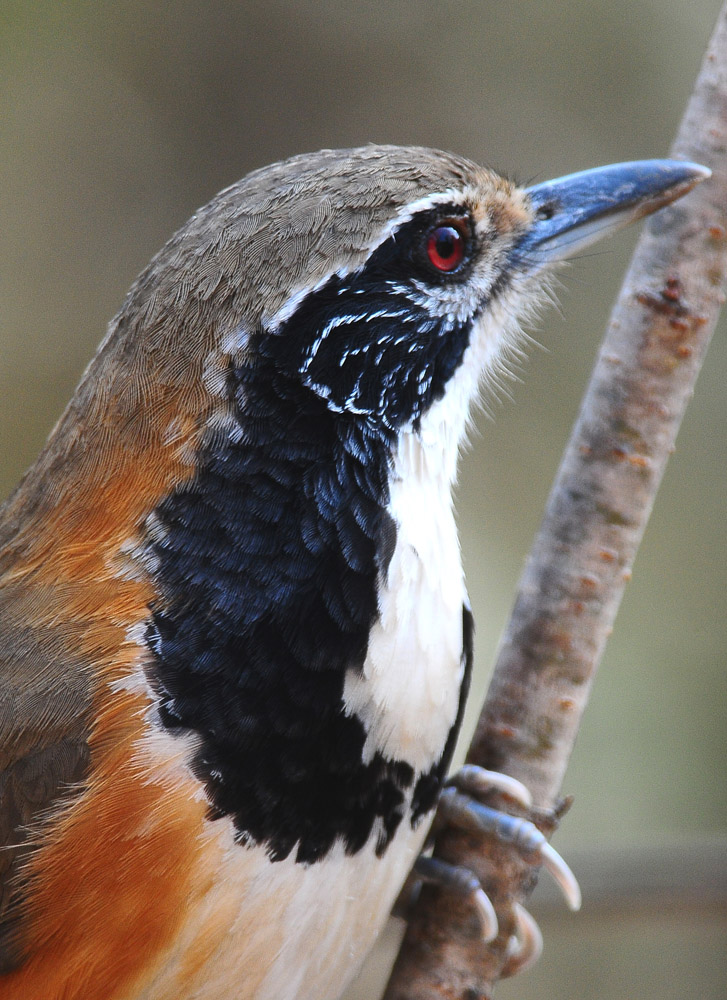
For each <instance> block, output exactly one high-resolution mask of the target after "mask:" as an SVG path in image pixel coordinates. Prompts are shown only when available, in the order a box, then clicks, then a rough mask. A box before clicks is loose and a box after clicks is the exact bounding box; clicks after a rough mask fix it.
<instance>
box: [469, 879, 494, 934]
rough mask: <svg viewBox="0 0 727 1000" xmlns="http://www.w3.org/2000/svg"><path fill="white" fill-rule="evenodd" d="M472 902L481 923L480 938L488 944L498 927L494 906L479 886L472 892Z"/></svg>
mask: <svg viewBox="0 0 727 1000" xmlns="http://www.w3.org/2000/svg"><path fill="white" fill-rule="evenodd" d="M472 902H473V903H474V906H475V909H476V910H477V916H478V917H479V918H480V923H481V925H482V939H483V940H484V941H485V942H486V943H487V944H489V943H490V941H494V940H495V938H496V937H497V932H498V930H499V929H500V928H499V924H498V922H497V914H496V913H495V907H494V906H493V905H492V902H491V900H490V897H489V896H488V895H487V893H486V892H485V890H484V889H483V888H481V887H480V888H479V889H475V891H474V892H473V893H472Z"/></svg>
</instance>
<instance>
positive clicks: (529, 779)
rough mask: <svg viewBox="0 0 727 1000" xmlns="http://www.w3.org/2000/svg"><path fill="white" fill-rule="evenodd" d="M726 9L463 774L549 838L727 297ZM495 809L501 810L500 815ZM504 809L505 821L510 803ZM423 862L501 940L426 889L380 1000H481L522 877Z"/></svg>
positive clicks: (516, 870) (471, 859)
mask: <svg viewBox="0 0 727 1000" xmlns="http://www.w3.org/2000/svg"><path fill="white" fill-rule="evenodd" d="M726 153H727V8H723V10H722V12H721V14H720V16H719V19H718V22H717V27H716V29H715V33H714V35H713V37H712V40H711V42H710V46H709V49H708V51H707V55H706V57H705V60H704V63H703V65H702V68H701V71H700V74H699V77H698V79H697V83H696V85H695V90H694V93H693V96H692V98H691V100H690V102H689V105H688V107H687V111H686V114H685V116H684V119H683V122H682V125H681V127H680V130H679V133H678V136H677V139H676V141H675V143H674V146H673V148H672V155H673V156H674V157H676V158H681V159H689V160H694V161H696V162H698V163H702V164H704V165H706V166H708V167H710V168H711V169H712V171H713V176H712V178H711V179H710V180H709V181H707V182H705V183H703V184H701V185H699V186H698V187H697V188H696V189H695V190H694V191H692V192H691V193H690V194H689V195H688V196H687V197H686V198H685V199H683V200H682V201H679V202H677V203H676V204H674V205H672V206H670V207H668V208H666V209H664V210H662V211H660V212H659V213H657V214H656V215H655V216H653V217H652V219H651V220H650V222H649V224H648V225H647V227H646V228H645V231H644V232H643V234H642V236H641V238H640V241H639V244H638V246H637V249H636V251H635V255H634V258H633V261H632V263H631V266H630V269H629V271H628V273H627V275H626V279H625V281H624V285H623V288H622V291H621V293H620V296H619V298H618V300H617V302H616V305H615V307H614V311H613V314H612V317H611V320H610V322H609V325H608V329H607V332H606V336H605V339H604V341H603V344H602V347H601V351H600V354H599V357H598V360H597V363H596V367H595V370H594V373H593V377H592V379H591V382H590V385H589V387H588V389H587V392H586V395H585V398H584V400H583V404H582V408H581V412H580V415H579V417H578V420H577V422H576V426H575V428H574V431H573V435H572V437H571V440H570V442H569V444H568V447H567V449H566V452H565V455H564V458H563V461H562V465H561V468H560V470H559V472H558V475H557V478H556V481H555V485H554V487H553V491H552V493H551V496H550V499H549V501H548V505H547V508H546V513H545V517H544V520H543V523H542V526H541V528H540V532H539V534H538V536H537V538H536V541H535V544H534V546H533V549H532V552H531V555H530V557H529V559H528V562H527V565H526V567H525V570H524V573H523V577H522V579H521V582H520V586H519V593H518V595H517V599H516V603H515V607H514V610H513V613H512V617H511V620H510V623H509V625H508V627H507V630H506V633H505V636H504V639H503V642H502V646H501V649H500V652H499V656H498V660H497V664H496V667H495V672H494V676H493V679H492V683H491V685H490V689H489V692H488V695H487V699H486V702H485V705H484V708H483V711H482V715H481V717H480V720H479V723H478V726H477V729H476V732H475V736H474V739H473V741H472V744H471V747H470V750H469V754H468V757H467V759H468V761H470V762H473V763H477V764H481V765H483V766H485V767H490V768H494V769H496V770H501V771H504V772H506V773H507V774H510V775H513V776H514V777H516V778H519V779H520V780H521V781H523V782H524V783H525V784H526V785H527V786H528V788H529V789H530V790H531V792H532V793H533V797H534V802H535V808H534V812H533V815H532V817H531V818H533V819H534V820H535V822H536V823H537V824H538V825H539V826H540V827H541V829H543V830H544V832H546V833H549V832H550V831H551V830H552V828H553V826H554V825H555V823H556V821H557V820H556V817H557V815H558V813H559V812H560V811H561V808H562V803H561V802H560V801H559V793H560V787H561V782H562V779H563V775H564V773H565V769H566V765H567V762H568V759H569V756H570V753H571V750H572V747H573V743H574V741H575V737H576V733H577V730H578V726H579V724H580V720H581V716H582V713H583V711H584V708H585V705H586V701H587V699H588V694H589V691H590V688H591V685H592V682H593V678H594V675H595V672H596V669H597V666H598V663H599V661H600V659H601V655H602V653H603V649H604V646H605V643H606V639H607V637H608V635H609V634H610V632H611V629H612V626H613V622H614V618H615V615H616V611H617V609H618V606H619V603H620V601H621V596H622V594H623V590H624V587H625V585H626V582H627V581H628V579H629V577H630V575H631V567H632V565H633V561H634V557H635V555H636V550H637V548H638V545H639V542H640V540H641V537H642V535H643V532H644V529H645V526H646V522H647V520H648V517H649V514H650V512H651V508H652V505H653V502H654V497H655V495H656V491H657V489H658V486H659V483H660V481H661V478H662V475H663V472H664V468H665V466H666V462H667V459H668V457H669V454H670V453H671V451H672V450H673V446H674V441H675V438H676V434H677V430H678V428H679V424H680V422H681V419H682V416H683V414H684V410H685V408H686V405H687V402H688V400H689V398H690V396H691V395H692V392H693V388H694V383H695V380H696V377H697V373H698V371H699V368H700V366H701V364H702V361H703V358H704V355H705V352H706V349H707V346H708V343H709V340H710V336H711V334H712V331H713V329H714V326H715V323H716V320H717V316H718V313H719V309H720V306H721V305H722V304H723V302H724V301H725V290H726V289H727V278H726V275H727V156H726V155H725V154H726ZM500 804H502V803H500ZM508 808H509V809H510V810H512V803H510V804H509V806H508ZM436 853H437V854H438V855H439V856H441V857H443V858H445V859H446V860H448V861H451V862H454V863H456V864H463V865H466V866H468V867H470V868H471V869H473V870H474V871H475V872H477V874H478V875H479V876H480V878H481V881H482V884H483V886H484V887H485V889H486V891H487V892H488V893H489V895H490V896H491V898H492V900H493V902H494V904H495V907H496V910H497V912H498V918H499V921H500V928H501V932H500V935H499V936H498V938H497V940H496V941H494V942H493V943H492V944H491V945H489V946H488V945H485V944H484V943H483V941H482V939H481V934H480V932H479V925H478V923H477V920H476V918H475V917H474V914H473V913H472V911H471V908H470V907H468V906H467V905H466V904H465V903H462V902H461V901H460V900H458V899H457V898H455V897H454V896H453V895H452V894H446V893H442V892H441V891H439V890H436V889H433V888H430V887H427V888H426V889H425V890H424V891H423V892H422V896H421V898H420V900H419V903H418V905H417V907H416V908H415V911H414V913H413V914H412V918H411V919H410V922H409V927H408V930H407V934H406V937H405V940H404V943H403V946H402V949H401V952H400V954H399V957H398V959H397V962H396V965H395V967H394V971H393V973H392V976H391V979H390V981H389V985H388V987H387V990H386V993H385V1000H442V998H444V997H446V998H448V1000H454V998H457V1000H478V998H480V997H491V996H492V990H493V985H494V983H495V982H496V980H497V979H498V977H499V976H500V973H501V971H502V968H503V965H504V963H505V948H506V944H507V939H508V936H509V935H510V934H511V932H512V930H513V926H514V922H513V911H512V903H513V901H514V900H520V901H523V900H525V899H526V898H527V896H528V895H529V892H530V891H531V890H532V886H533V884H534V878H535V871H534V869H533V868H532V867H531V866H530V865H528V864H527V863H525V862H524V861H523V860H522V859H521V858H518V857H517V856H516V855H515V854H514V853H513V852H512V851H511V850H508V849H505V848H503V847H501V846H498V845H497V844H495V843H493V842H492V841H482V840H481V839H480V838H478V837H477V836H474V835H471V834H463V833H461V832H458V831H455V830H452V829H449V830H446V831H445V832H444V833H443V834H442V835H441V836H440V837H439V838H438V841H437V844H436Z"/></svg>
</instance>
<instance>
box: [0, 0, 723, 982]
mask: <svg viewBox="0 0 727 1000" xmlns="http://www.w3.org/2000/svg"><path fill="white" fill-rule="evenodd" d="M718 9H719V2H718V0H691V2H686V0H683V2H669V3H667V2H665V0H631V2H626V0H590V2H589V3H577V2H574V0H540V2H538V3H526V2H520V3H517V2H514V3H490V2H484V0H479V2H470V0H459V2H456V0H454V2H446V0H441V2H439V3H429V2H412V0H399V2H392V0H388V2H383V0H369V2H368V3H366V4H355V5H354V4H350V3H344V2H341V0H315V2H310V3H303V2H295V0H287V2H284V0H270V2H267V3H253V2H239V0H238V2H233V0H227V2H214V0H213V2H209V3H205V4H201V3H199V2H198V0H195V2H192V0H182V2H172V3H169V4H158V3H153V2H149V0H137V2H133V0H121V2H114V3H110V2H105V0H94V2H59V0H40V2H35V3H30V2H12V0H3V3H2V5H0V46H1V48H0V122H1V123H2V127H1V128H0V442H1V446H0V462H1V465H0V495H2V496H5V495H6V494H7V493H8V492H9V490H10V489H11V488H12V486H13V484H14V483H15V481H16V480H17V478H18V477H19V476H20V474H21V473H22V471H23V469H24V468H25V467H26V466H27V465H28V464H29V463H30V462H31V461H32V459H33V457H34V456H35V455H36V453H37V452H38V450H39V448H40V447H41V445H42V442H43V440H44V438H45V436H46V434H47V433H48V431H49V430H50V428H51V426H52V425H53V423H54V421H55V420H56V418H57V417H58V415H59V414H60V412H61V410H62V408H63V406H64V404H65V402H66V401H67V399H68V398H69V396H70V395H71V393H72V391H73V388H74V385H75V383H76V381H77V380H78V377H79V375H80V373H81V371H82V370H83V368H84V366H85V364H86V363H87V361H88V360H89V358H90V357H91V354H92V352H93V350H94V348H95V346H96V344H97V342H98V341H99V339H100V337H101V335H102V333H103V330H104V326H105V324H106V322H107V321H108V319H109V318H110V317H111V316H112V315H113V313H114V312H115V311H116V309H117V308H118V306H119V304H120V302H121V299H122V297H123V295H124V293H125V291H126V289H127V287H128V285H129V284H130V282H131V281H132V279H133V278H134V276H135V275H136V273H137V272H138V271H139V270H140V269H141V267H142V266H143V265H144V264H145V263H146V262H147V260H148V258H149V257H150V256H151V254H152V253H154V252H155V251H156V250H157V249H158V248H159V246H160V245H161V244H162V243H163V242H164V241H165V240H166V239H167V237H168V236H169V235H171V233H172V232H173V231H174V229H176V228H177V227H178V226H179V225H180V224H181V223H182V222H183V221H184V220H185V219H186V218H187V216H188V215H189V214H190V213H191V212H192V211H193V210H194V209H195V208H196V207H197V206H198V205H200V204H202V203H204V202H205V201H207V200H208V199H209V198H210V197H211V196H212V195H213V194H214V193H215V192H216V191H217V190H218V189H219V188H221V187H223V186H225V185H227V184H229V183H231V182H232V181H234V180H236V179H237V178H238V177H240V176H242V175H243V174H244V173H246V172H247V171H248V170H250V169H251V168H253V167H257V166H260V165H262V164H265V163H268V162H271V161H273V160H275V159H279V158H281V157H284V156H287V155H289V154H292V153H295V152H300V151H303V150H311V149H316V148H319V147H322V146H345V145H357V144H360V143H364V142H367V141H378V142H398V143H420V144H425V145H432V146H437V147H442V148H448V149H452V150H455V151H457V152H459V153H463V154H466V155H468V156H470V157H472V158H473V159H475V160H478V161H480V162H482V163H484V164H487V165H488V166H491V167H494V168H495V169H498V170H500V171H502V172H505V173H508V174H510V175H511V176H514V177H515V178H517V179H520V180H522V181H531V180H536V179H546V178H547V177H550V176H556V175H558V174H562V173H566V172H570V171H572V170H576V169H581V168H585V167H588V166H593V165H596V164H599V163H604V162H609V161H614V160H622V159H631V158H641V157H649V156H660V155H664V154H665V153H666V152H667V150H668V147H669V144H670V141H671V138H672V136H673V134H674V130H675V128H676V126H677V124H678V122H679V119H680V117H681V113H682V109H683V106H684V103H685V101H686V99H687V97H688V95H689V93H690V90H691V87H692V83H693V79H694V76H695V74H696V72H697V69H698V67H699V63H700V61H701V57H702V54H703V50H704V47H705V45H706V41H707V38H708V37H709V34H710V32H711V30H712V27H713V24H714V21H715V18H716V15H717V12H718ZM633 240H634V234H633V233H628V234H625V235H623V236H621V237H619V238H617V239H615V240H612V241H611V242H610V243H609V244H608V245H606V246H604V247H598V248H596V250H595V251H594V252H589V253H588V254H587V255H586V256H584V257H583V258H582V259H580V260H579V261H577V262H576V263H575V264H574V265H573V266H572V267H571V268H570V269H569V271H568V272H566V273H565V274H564V276H563V284H564V286H565V290H564V292H563V293H562V295H561V302H562V312H561V314H559V313H558V312H556V311H553V310H551V311H550V313H549V314H548V316H547V318H546V321H545V323H544V324H543V326H542V327H541V329H540V330H539V331H538V332H537V339H538V341H539V343H540V344H541V345H543V348H542V349H541V348H539V347H534V348H532V349H531V350H530V352H529V353H530V355H531V357H530V361H529V362H528V364H527V365H526V366H524V369H523V371H522V373H521V375H522V380H521V381H514V382H513V383H512V385H511V387H510V393H511V395H512V400H510V399H504V400H503V401H501V402H493V401H490V407H489V408H490V410H491V413H492V416H493V418H494V419H490V418H488V417H487V416H481V417H480V419H479V420H478V426H479V429H480V433H478V435H477V436H476V440H475V441H474V444H473V447H472V449H471V450H470V452H469V454H468V455H467V457H466V460H465V462H464V464H463V472H462V477H461V486H460V490H459V513H460V524H461V530H462V544H463V549H464V554H465V560H466V565H467V569H468V579H469V586H470V591H471V596H472V600H473V604H474V608H475V615H476V620H477V625H478V633H477V664H478V678H477V683H476V684H475V690H474V697H473V699H472V700H471V712H470V719H472V718H473V713H474V712H475V711H476V705H477V703H478V702H479V700H480V696H481V693H482V691H483V690H484V685H485V683H486V676H487V671H488V669H489V665H490V664H491V662H492V659H493V654H494V649H495V646H496V643H497V639H498V635H499V633H500V631H501V629H502V627H503V624H504V621H505V618H506V615H507V612H508V610H509V606H510V603H511V600H512V594H513V590H514V587H515V584H516V581H517V578H518V575H519V571H520V567H521V565H522V561H523V558H524V556H525V553H526V551H527V549H528V546H529V543H530V540H531V538H532V535H533V533H534V531H535V529H536V527H537V524H538V521H539V518H540V515H541V512H542V509H543V505H544V502H545V498H546V496H547V492H548V489H549V485H550V481H551V479H552V476H553V474H554V471H555V469H556V467H557V463H558V459H559V455H560V452H561V450H562V447H563V444H564V442H565V440H566V438H567V435H568V430H569V427H570V424H571V422H572V420H573V418H574V416H575V413H576V410H577V407H578V403H579V399H580V396H581V394H582V391H583V388H584V385H585V382H586V380H587V377H588V372H589V369H590V366H591V363H592V359H593V356H594V353H595V350H596V347H597V343H598V341H599V339H600V336H601V332H602V330H603V327H604V324H605V320H606V317H607V314H608V309H609V306H610V303H611V301H612V299H613V297H614V295H615V293H616V290H617V288H618V284H619V278H620V275H621V274H622V272H623V271H624V269H625V266H626V263H627V260H628V255H629V252H630V248H631V246H632V245H633ZM725 332H726V330H725V324H724V323H723V324H722V328H721V330H719V331H718V333H717V336H716V337H715V342H714V344H713V346H712V349H711V351H710V354H709V356H708V359H707V365H706V368H705V371H704V373H703V374H702V376H701V379H700V382H699V385H698V389H697V393H696V397H695V399H694V401H693V404H692V406H691V409H690V411H689V413H688V415H687V418H686V421H685V424H684V427H683V430H682V432H681V436H680V438H679V446H678V450H677V453H676V454H675V455H674V457H673V460H672V462H671V464H670V467H669V470H668V472H667V475H666V479H665V481H664V484H663V487H662V491H661V494H660V496H659V499H658V501H657V505H656V509H655V512H654V515H653V518H652V521H651V524H650V527H649V530H648V533H647V537H646V541H645V543H644V545H643V547H642V550H641V552H640V555H639V558H638V560H637V564H636V569H635V574H634V579H633V582H632V583H631V584H630V586H629V589H628V591H627V594H626V598H625V600H624V604H623V607H622V610H621V614H620V617H619V619H618V622H617V628H616V631H615V634H614V636H613V639H612V641H611V643H610V645H609V648H608V651H607V655H606V658H605V661H604V663H603V666H602V669H601V673H600V675H599V679H598V682H597V684H596V687H595V692H594V696H593V699H592V703H591V706H590V707H589V711H588V713H587V716H586V719H585V723H584V726H583V729H582V732H581V736H580V739H579V743H578V746H577V748H576V753H575V756H574V759H573V762H572V766H571V768H570V771H569V773H568V776H567V780H566V788H565V790H566V791H567V792H569V793H572V794H573V795H574V796H575V805H574V807H573V809H572V811H571V813H570V814H569V815H568V817H567V819H566V821H565V822H564V824H563V827H562V829H561V831H560V832H559V834H558V836H557V841H556V843H557V845H558V846H559V847H560V848H561V850H563V851H564V853H565V854H566V857H571V858H573V859H578V865H577V867H578V874H579V875H580V876H581V877H582V880H583V883H584V887H585V889H586V900H585V906H584V912H583V914H582V915H581V916H579V917H570V916H564V915H563V914H562V912H561V911H560V910H551V908H550V906H549V903H548V900H547V898H545V899H544V901H543V903H542V905H541V911H540V912H541V913H542V917H541V919H542V923H543V927H544V930H545V935H546V954H545V957H544V958H543V960H542V961H541V963H540V965H539V966H538V967H537V968H536V969H535V970H534V971H533V972H530V973H528V974H527V975H526V976H523V977H522V978H521V979H518V980H517V981H516V982H515V983H512V984H505V985H503V986H502V988H501V989H500V992H499V995H501V996H503V997H512V998H514V997H520V998H525V1000H527V998H529V997H536V996H537V997H542V996H543V995H547V996H563V997H579V998H583V1000H587V998H591V997H593V998H595V997H598V998H599V1000H607V998H611V997H613V998H623V997H632V996H633V997H637V996H638V997H654V998H656V997H658V998H660V1000H664V998H671V997H674V998H676V997H683V996H699V997H702V998H718V997H719V998H723V997H724V996H725V994H726V993H727V990H726V989H725V986H726V984H727V932H726V928H727V923H726V920H725V907H724V903H725V892H724V863H725V862H724V859H725V851H724V834H725V830H726V829H727V794H726V791H725V749H726V748H725V732H726V727H725V708H726V706H727V697H726V694H727V691H726V687H727V681H726V678H727V671H726V670H725V646H726V645H727V636H726V635H725V584H726V582H727V580H726V577H727V559H726V558H725V542H726V541H727V515H726V513H725V486H726V477H725V468H726V467H727V442H726V439H727V435H726V434H725V429H726V420H725V413H726V405H725V392H724V386H725V374H726V373H727V345H726V344H725ZM574 863H575V862H574ZM599 873H600V874H599ZM640 877H643V884H641V881H640ZM599 879H600V882H599ZM680 883H681V886H682V888H680ZM589 887H591V891H590V896H589ZM629 887H632V889H633V891H632V892H631V893H630V894H629V893H628V892H627V893H626V895H627V897H629V898H627V899H625V900H624V899H623V898H622V895H623V893H624V889H626V890H628V888H629ZM381 951H382V952H384V951H386V942H385V943H384V946H382V949H381ZM377 977H378V979H380V977H381V973H380V971H379V970H377V969H376V968H372V969H369V970H368V972H367V973H366V975H365V976H363V977H362V978H361V980H360V981H359V983H358V984H357V986H356V987H355V989H354V990H353V991H352V993H351V996H352V997H356V998H359V1000H363V998H364V997H371V998H373V997H375V989H376V987H375V985H373V984H374V983H375V982H376V981H377ZM38 1000H40V998H38Z"/></svg>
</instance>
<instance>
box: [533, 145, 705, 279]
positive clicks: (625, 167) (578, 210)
mask: <svg viewBox="0 0 727 1000" xmlns="http://www.w3.org/2000/svg"><path fill="white" fill-rule="evenodd" d="M711 173H712V172H711V170H708V169H707V167H701V166H699V164H697V163H682V162H680V161H678V160H637V161H635V162H633V163H612V164H611V165H610V166H607V167H596V168H595V169H593V170H584V171H582V172H581V173H578V174H569V175H568V176H567V177H559V178H557V180H554V181H546V182H545V183H544V184H536V185H535V186H534V187H531V188H528V190H527V193H528V195H529V196H530V201H531V203H532V206H533V208H534V209H535V221H534V222H533V224H532V226H531V227H530V228H529V229H528V231H527V232H526V233H525V234H524V236H523V238H522V239H521V240H520V242H519V243H518V244H517V246H516V248H515V252H516V253H517V254H518V256H520V257H521V259H525V260H527V262H528V265H529V267H528V270H531V271H538V270H540V268H541V267H542V266H545V265H547V264H551V263H553V262H554V261H558V260H564V259H565V258H566V257H571V256H573V254H574V253H577V252H578V251H579V250H582V249H583V247H586V246H589V245H590V244H591V243H594V242H595V241H596V240H599V239H601V237H602V236H605V235H607V234H609V233H612V232H615V231H616V230H617V229H621V228H622V226H626V225H628V224H629V223H630V222H635V221H636V220H637V219H641V218H643V216H645V215H650V214H651V213H652V212H655V211H656V210H657V209H658V208H661V207H662V205H667V204H668V203H669V202H670V201H674V200H675V199H676V198H681V196H682V195H684V194H686V193H687V191H690V190H691V189H692V188H693V187H694V185H695V184H699V182H700V181H703V180H706V179H707V178H708V177H710V176H711Z"/></svg>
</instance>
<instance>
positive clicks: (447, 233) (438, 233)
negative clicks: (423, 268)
mask: <svg viewBox="0 0 727 1000" xmlns="http://www.w3.org/2000/svg"><path fill="white" fill-rule="evenodd" d="M466 248H467V242H466V239H465V237H464V234H463V233H462V232H460V230H459V229H458V228H457V226H456V225H455V224H454V223H453V222H446V223H444V224H443V225H441V226H437V227H436V228H435V229H432V231H431V232H430V233H429V236H428V237H427V257H428V258H429V263H430V264H431V265H432V266H433V267H436V269H437V270H438V271H444V272H445V273H449V272H450V271H456V270H457V268H458V267H459V265H460V264H461V263H462V261H463V260H464V255H465V250H466Z"/></svg>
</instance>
